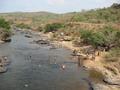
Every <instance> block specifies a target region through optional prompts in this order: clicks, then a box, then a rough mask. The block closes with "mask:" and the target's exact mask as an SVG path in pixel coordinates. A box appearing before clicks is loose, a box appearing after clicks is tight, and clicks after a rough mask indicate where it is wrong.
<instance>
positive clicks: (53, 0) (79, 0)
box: [0, 0, 120, 13]
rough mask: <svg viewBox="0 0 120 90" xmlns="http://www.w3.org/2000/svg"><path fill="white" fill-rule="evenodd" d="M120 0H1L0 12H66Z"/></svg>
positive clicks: (101, 5) (105, 4)
mask: <svg viewBox="0 0 120 90" xmlns="http://www.w3.org/2000/svg"><path fill="white" fill-rule="evenodd" d="M116 2H118V3H120V0H0V12H16V11H25V12H26V11H32V12H36V11H49V12H55V13H65V12H73V11H80V10H82V9H87V10H88V9H93V8H102V7H107V6H110V5H111V4H112V3H116Z"/></svg>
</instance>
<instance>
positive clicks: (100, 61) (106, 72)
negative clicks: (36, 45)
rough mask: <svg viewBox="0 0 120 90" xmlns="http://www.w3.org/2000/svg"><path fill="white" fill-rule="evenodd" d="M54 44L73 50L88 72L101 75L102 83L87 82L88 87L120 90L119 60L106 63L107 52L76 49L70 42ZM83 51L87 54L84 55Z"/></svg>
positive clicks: (95, 89) (84, 47)
mask: <svg viewBox="0 0 120 90" xmlns="http://www.w3.org/2000/svg"><path fill="white" fill-rule="evenodd" d="M51 35H52V34H45V36H47V37H48V38H49V39H51ZM54 44H56V45H59V46H62V47H66V48H68V49H71V50H73V53H74V54H76V56H77V57H78V56H80V57H81V59H82V64H83V66H84V67H86V68H87V69H88V70H90V71H91V70H94V74H96V72H98V73H99V74H100V75H101V77H102V78H100V79H101V80H100V81H102V83H99V82H98V83H96V82H88V83H91V84H90V85H91V87H92V89H93V90H120V69H119V68H120V59H119V60H117V62H109V61H106V60H105V58H104V56H105V55H106V53H107V52H98V51H95V52H94V50H93V48H91V47H90V46H81V47H76V46H74V45H73V43H72V42H71V41H57V40H56V41H54ZM74 50H75V52H74ZM83 51H84V53H83ZM85 51H86V52H87V53H85ZM89 51H90V52H89ZM92 52H94V53H92ZM96 75H97V76H96V77H94V78H96V79H97V78H98V77H99V75H98V74H96ZM90 81H92V80H90Z"/></svg>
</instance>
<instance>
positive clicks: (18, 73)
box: [0, 33, 88, 90]
mask: <svg viewBox="0 0 120 90" xmlns="http://www.w3.org/2000/svg"><path fill="white" fill-rule="evenodd" d="M34 37H35V36H34ZM32 41H33V38H26V37H24V34H23V35H22V34H20V33H17V34H16V35H15V36H13V37H12V42H11V43H6V44H2V45H0V54H1V55H7V56H8V58H9V59H10V60H11V62H12V63H11V64H10V66H9V67H8V69H9V70H8V72H6V73H3V74H0V90H88V85H87V83H86V82H85V81H83V78H87V77H88V73H87V71H86V70H84V69H83V68H79V67H78V66H77V63H76V61H73V60H71V59H70V58H69V57H70V54H71V52H70V51H69V50H66V49H64V48H58V49H52V50H50V49H49V46H46V47H44V46H39V45H37V44H31V43H30V42H32ZM61 65H65V69H64V70H63V69H62V68H61Z"/></svg>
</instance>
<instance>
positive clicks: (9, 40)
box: [3, 38, 12, 42]
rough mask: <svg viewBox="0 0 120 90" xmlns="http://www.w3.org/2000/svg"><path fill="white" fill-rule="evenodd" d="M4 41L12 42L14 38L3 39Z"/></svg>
mask: <svg viewBox="0 0 120 90" xmlns="http://www.w3.org/2000/svg"><path fill="white" fill-rule="evenodd" d="M3 41H4V42H11V41H12V40H11V39H10V38H9V39H5V40H3Z"/></svg>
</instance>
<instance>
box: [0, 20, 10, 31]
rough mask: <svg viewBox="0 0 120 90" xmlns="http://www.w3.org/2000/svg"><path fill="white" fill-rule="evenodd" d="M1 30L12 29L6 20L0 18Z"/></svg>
mask: <svg viewBox="0 0 120 90" xmlns="http://www.w3.org/2000/svg"><path fill="white" fill-rule="evenodd" d="M0 28H4V29H5V30H9V29H10V24H9V22H7V21H5V19H3V18H0Z"/></svg>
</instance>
